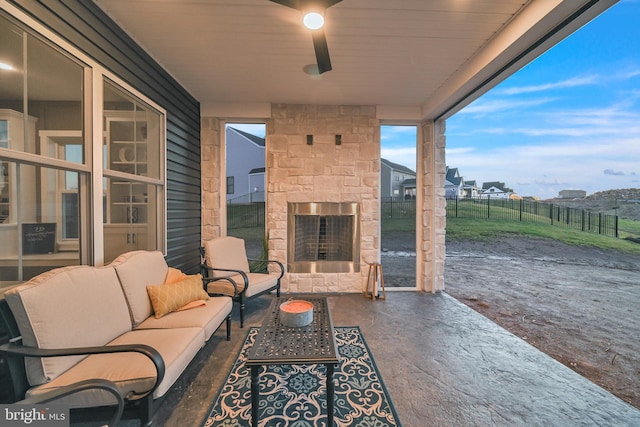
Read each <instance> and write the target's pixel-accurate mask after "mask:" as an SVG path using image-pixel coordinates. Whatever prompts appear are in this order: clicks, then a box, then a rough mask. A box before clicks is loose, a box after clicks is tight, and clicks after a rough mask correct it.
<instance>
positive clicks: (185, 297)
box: [147, 274, 209, 319]
mask: <svg viewBox="0 0 640 427" xmlns="http://www.w3.org/2000/svg"><path fill="white" fill-rule="evenodd" d="M147 293H148V294H149V299H150V300H151V306H152V307H153V312H154V315H155V317H156V319H159V318H161V317H162V316H164V315H165V314H168V313H171V312H172V311H176V310H178V309H179V308H180V307H184V306H185V305H186V304H188V303H190V302H192V301H197V300H208V299H209V295H208V294H207V293H206V292H205V290H204V289H203V288H202V276H201V275H200V274H195V275H193V276H187V277H186V278H184V279H182V280H180V281H177V282H174V283H166V284H163V285H159V286H153V285H147Z"/></svg>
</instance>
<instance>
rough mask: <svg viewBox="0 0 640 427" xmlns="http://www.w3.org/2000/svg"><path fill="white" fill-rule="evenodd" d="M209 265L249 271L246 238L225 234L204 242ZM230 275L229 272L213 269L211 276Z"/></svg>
mask: <svg viewBox="0 0 640 427" xmlns="http://www.w3.org/2000/svg"><path fill="white" fill-rule="evenodd" d="M203 247H204V253H205V260H206V263H207V266H209V267H213V268H226V269H230V270H241V271H244V272H248V271H249V261H248V260H247V252H246V250H245V246H244V240H242V239H238V238H237V237H231V236H225V237H218V238H216V239H211V240H206V241H204V242H203ZM222 276H229V272H225V271H212V272H211V273H210V277H222Z"/></svg>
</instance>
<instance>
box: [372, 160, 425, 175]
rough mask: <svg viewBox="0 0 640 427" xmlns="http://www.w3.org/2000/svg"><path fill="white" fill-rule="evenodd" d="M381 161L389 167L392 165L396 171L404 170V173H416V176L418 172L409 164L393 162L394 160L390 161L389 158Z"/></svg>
mask: <svg viewBox="0 0 640 427" xmlns="http://www.w3.org/2000/svg"><path fill="white" fill-rule="evenodd" d="M380 162H381V163H383V164H385V165H387V166H388V167H390V168H391V169H393V170H394V171H397V172H402V173H408V174H411V175H414V176H415V174H416V173H415V172H414V171H413V170H411V169H410V168H408V167H407V166H404V165H401V164H399V163H393V162H392V161H389V160H387V159H380Z"/></svg>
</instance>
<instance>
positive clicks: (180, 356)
mask: <svg viewBox="0 0 640 427" xmlns="http://www.w3.org/2000/svg"><path fill="white" fill-rule="evenodd" d="M109 344H110V345H123V344H146V345H149V346H151V347H153V348H155V349H156V350H157V351H158V352H159V353H160V355H161V356H162V359H163V361H164V363H165V368H166V371H165V376H164V379H163V380H162V382H161V383H160V385H159V387H158V388H157V389H156V391H155V393H154V398H157V397H160V396H162V395H164V394H165V393H166V392H167V390H169V388H170V387H171V385H173V383H174V382H175V381H176V379H177V378H178V377H179V376H180V374H181V373H182V372H183V371H184V369H185V368H186V367H187V365H188V364H189V362H190V361H191V360H192V359H193V357H194V356H195V355H196V354H197V352H198V351H199V350H200V348H201V347H202V345H203V344H204V333H203V331H202V329H200V328H176V329H152V330H151V329H150V330H137V331H130V332H127V333H125V334H123V335H122V336H120V337H118V338H117V339H115V340H113V341H111V342H110V343H109ZM86 378H105V379H108V380H111V381H113V382H114V383H116V385H117V386H118V388H119V389H120V391H121V392H122V394H123V395H124V396H127V395H129V393H131V392H135V393H143V392H145V391H148V390H149V389H150V388H151V387H152V386H153V384H154V383H155V380H156V370H155V368H154V366H153V363H152V362H151V361H150V360H149V359H148V358H147V357H145V356H143V355H141V354H138V353H114V354H96V355H91V356H89V357H87V358H85V359H84V360H82V361H81V362H80V363H78V364H77V365H76V366H74V367H73V368H72V369H70V370H68V371H67V372H65V373H63V374H62V375H60V376H59V377H58V378H56V379H55V380H53V381H51V382H49V383H47V384H43V385H41V386H40V387H36V388H32V389H30V390H29V391H28V392H27V396H38V395H41V394H43V393H46V392H47V391H51V390H56V389H59V388H60V387H64V386H65V385H68V384H73V383H75V382H78V381H81V380H83V379H86ZM101 403H102V404H105V405H108V404H113V403H114V398H113V396H112V395H110V394H108V393H106V392H104V391H99V390H89V391H86V392H80V393H76V394H73V395H71V396H68V397H66V398H63V399H59V400H56V404H60V405H69V406H70V407H72V408H79V407H89V406H96V405H98V404H101Z"/></svg>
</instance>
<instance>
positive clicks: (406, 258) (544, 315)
mask: <svg viewBox="0 0 640 427" xmlns="http://www.w3.org/2000/svg"><path fill="white" fill-rule="evenodd" d="M413 241H414V238H413V237H412V236H408V235H406V234H405V235H403V233H398V234H394V235H385V236H383V239H382V242H383V244H382V245H383V253H382V264H383V270H384V276H385V285H386V287H389V286H415V281H414V280H415V279H414V278H413V277H415V276H413V277H411V275H414V274H415V267H414V266H415V253H414V252H413V253H412V248H413V247H414V246H412V244H413ZM446 256H447V258H446V267H445V286H446V292H448V293H449V294H450V295H452V296H453V297H455V298H456V299H458V300H459V301H461V302H463V303H464V304H466V305H468V306H469V307H471V308H473V309H474V310H476V311H478V312H480V313H482V314H483V315H485V316H486V317H488V318H490V319H492V320H493V321H494V322H496V323H497V324H499V325H501V326H502V327H504V328H505V329H507V330H509V331H510V332H512V333H513V334H515V335H517V336H519V337H521V338H522V339H524V340H526V341H527V342H529V343H530V344H531V345H533V346H535V347H537V348H538V349H540V350H541V351H543V352H544V353H546V354H548V355H550V356H551V357H553V358H554V359H556V360H558V361H560V362H561V363H563V364H564V365H566V366H568V367H569V368H571V369H573V370H574V371H576V372H578V373H580V374H581V375H583V376H585V377H586V378H588V379H590V380H591V381H593V382H595V383H596V384H599V385H600V386H602V387H603V388H605V389H607V390H609V391H610V392H611V393H612V394H614V395H616V396H618V397H619V398H621V399H622V400H624V401H626V402H628V403H630V404H631V405H633V406H635V407H636V408H640V339H639V337H640V256H630V255H626V254H622V253H618V252H612V251H602V250H599V249H593V248H582V247H576V246H570V245H566V244H563V243H560V242H557V241H554V240H550V239H541V238H524V237H509V238H495V239H492V240H486V241H466V240H456V241H448V242H447V250H446Z"/></svg>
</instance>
